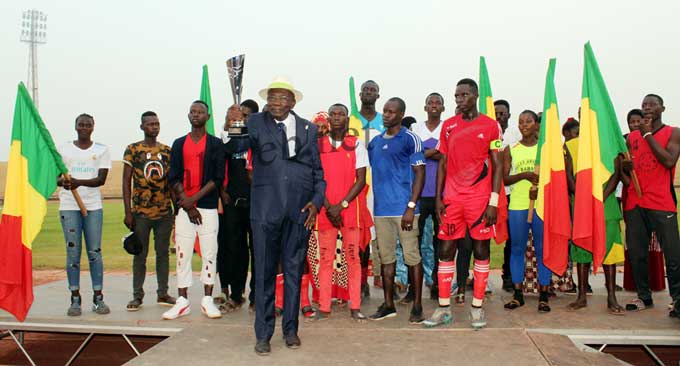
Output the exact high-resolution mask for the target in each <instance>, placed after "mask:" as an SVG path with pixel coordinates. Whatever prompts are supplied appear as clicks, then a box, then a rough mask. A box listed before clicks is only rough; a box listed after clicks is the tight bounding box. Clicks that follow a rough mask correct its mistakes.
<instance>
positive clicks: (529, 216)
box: [527, 165, 541, 224]
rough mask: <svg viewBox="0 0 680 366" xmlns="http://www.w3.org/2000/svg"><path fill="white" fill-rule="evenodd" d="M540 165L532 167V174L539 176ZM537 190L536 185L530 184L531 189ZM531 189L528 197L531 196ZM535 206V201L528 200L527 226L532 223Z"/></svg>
mask: <svg viewBox="0 0 680 366" xmlns="http://www.w3.org/2000/svg"><path fill="white" fill-rule="evenodd" d="M540 172H541V170H540V165H534V173H536V174H540ZM534 188H535V189H538V185H537V184H532V185H531V189H534ZM531 189H530V190H529V195H531ZM535 204H536V200H529V212H528V213H527V224H531V222H532V221H534V205H535Z"/></svg>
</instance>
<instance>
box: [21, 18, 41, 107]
mask: <svg viewBox="0 0 680 366" xmlns="http://www.w3.org/2000/svg"><path fill="white" fill-rule="evenodd" d="M21 42H24V43H28V77H27V80H26V84H27V85H28V88H29V89H30V90H31V94H32V96H33V103H34V104H35V107H36V108H38V45H39V44H45V43H47V15H46V14H45V13H43V12H42V11H38V10H35V9H33V10H26V11H24V13H23V15H22V16H21Z"/></svg>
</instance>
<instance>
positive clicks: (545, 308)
mask: <svg viewBox="0 0 680 366" xmlns="http://www.w3.org/2000/svg"><path fill="white" fill-rule="evenodd" d="M538 312H539V313H549V312H550V305H548V302H547V301H539V302H538Z"/></svg>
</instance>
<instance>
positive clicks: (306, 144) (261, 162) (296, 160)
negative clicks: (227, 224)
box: [225, 112, 326, 223]
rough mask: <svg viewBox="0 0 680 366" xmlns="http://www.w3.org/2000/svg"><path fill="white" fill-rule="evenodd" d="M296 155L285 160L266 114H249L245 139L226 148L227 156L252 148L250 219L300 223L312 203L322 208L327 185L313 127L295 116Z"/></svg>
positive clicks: (233, 142)
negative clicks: (306, 206)
mask: <svg viewBox="0 0 680 366" xmlns="http://www.w3.org/2000/svg"><path fill="white" fill-rule="evenodd" d="M291 113H292V114H293V115H294V116H295V125H296V127H295V138H296V144H295V156H293V157H291V158H287V157H284V151H285V150H284V145H283V143H282V141H281V139H280V135H279V132H278V131H277V128H276V122H275V121H274V118H273V117H272V115H271V114H270V113H269V112H264V113H255V114H251V115H250V117H249V118H248V123H247V124H248V138H232V139H231V140H230V141H229V143H227V144H226V145H225V150H226V152H227V153H228V154H232V153H234V152H240V151H245V150H246V149H248V148H251V149H252V158H251V159H252V162H253V183H252V186H251V191H250V219H251V220H255V221H261V222H268V223H280V222H281V221H282V220H283V219H284V218H286V217H287V218H289V219H290V220H292V221H293V222H297V223H303V222H304V221H305V219H306V218H307V212H305V213H302V212H300V210H302V208H303V207H304V206H305V205H306V204H307V203H308V202H310V201H311V202H312V203H313V204H314V205H315V206H316V208H317V209H320V208H321V206H322V205H323V201H324V194H325V192H326V182H325V181H324V179H323V169H322V168H321V159H320V157H319V146H318V143H317V128H316V126H315V125H314V124H313V123H311V122H309V121H307V120H305V119H303V118H300V117H299V116H298V115H296V114H295V113H293V112H291Z"/></svg>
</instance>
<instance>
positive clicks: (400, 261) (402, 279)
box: [394, 239, 408, 285]
mask: <svg viewBox="0 0 680 366" xmlns="http://www.w3.org/2000/svg"><path fill="white" fill-rule="evenodd" d="M395 254H396V256H397V264H396V267H395V279H394V280H395V281H397V282H399V283H401V284H403V285H408V268H406V263H404V251H403V249H402V248H401V241H400V240H399V239H397V250H396V251H395Z"/></svg>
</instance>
